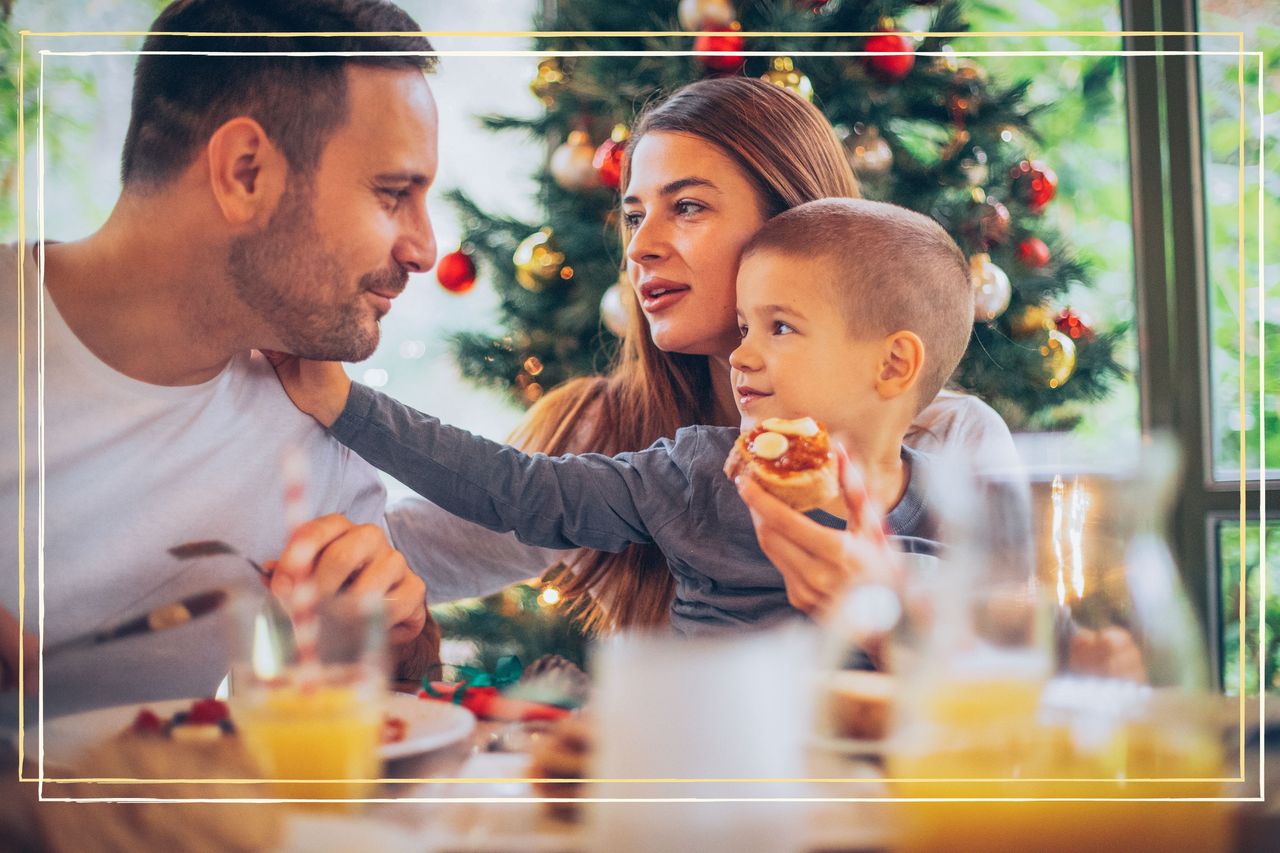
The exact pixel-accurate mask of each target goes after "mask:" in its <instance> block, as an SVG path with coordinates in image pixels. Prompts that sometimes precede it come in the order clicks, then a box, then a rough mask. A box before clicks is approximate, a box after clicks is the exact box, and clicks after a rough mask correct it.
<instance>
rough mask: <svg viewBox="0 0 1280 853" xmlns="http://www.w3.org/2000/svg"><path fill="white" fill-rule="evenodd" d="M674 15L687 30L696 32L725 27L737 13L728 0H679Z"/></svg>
mask: <svg viewBox="0 0 1280 853" xmlns="http://www.w3.org/2000/svg"><path fill="white" fill-rule="evenodd" d="M676 17H678V18H679V19H680V26H681V27H683V28H684V29H685V30H686V31H687V32H691V33H696V32H699V31H700V30H712V29H716V28H718V27H727V26H729V25H730V24H732V23H733V22H734V20H736V19H737V17H738V13H737V12H735V11H734V10H733V4H732V3H730V2H729V0H680V5H679V7H677V9H676Z"/></svg>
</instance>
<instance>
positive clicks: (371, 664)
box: [231, 596, 387, 805]
mask: <svg viewBox="0 0 1280 853" xmlns="http://www.w3.org/2000/svg"><path fill="white" fill-rule="evenodd" d="M377 604H378V602H375V601H370V600H363V599H359V598H354V597H351V596H340V597H338V598H334V599H331V600H329V601H327V602H323V603H321V604H320V605H318V607H317V609H316V615H315V618H316V627H317V629H318V633H317V642H316V647H315V655H314V657H310V658H308V659H305V660H304V659H300V657H299V654H298V650H297V647H296V645H297V644H296V643H295V642H294V633H293V629H292V626H291V625H290V624H288V623H286V622H285V621H284V620H283V618H281V617H280V616H279V615H273V614H272V613H271V612H270V611H269V610H267V609H265V608H264V610H263V612H261V613H259V614H257V616H256V617H255V618H254V620H253V629H252V638H251V640H250V642H248V643H247V644H246V646H245V648H244V655H243V659H242V660H240V661H239V662H238V663H237V665H236V666H235V667H233V670H232V681H231V686H232V696H231V701H232V709H233V714H234V719H235V720H236V724H237V726H238V728H239V730H240V732H241V734H242V736H243V737H244V740H245V745H246V747H247V748H248V750H249V753H250V755H252V756H253V758H254V760H255V761H257V763H258V764H259V767H260V768H261V770H262V773H263V776H264V778H267V779H273V780H276V782H275V784H273V785H272V786H271V791H272V796H275V797H279V798H281V799H288V800H299V801H319V805H324V804H326V801H350V800H359V799H361V798H366V797H369V796H370V795H371V794H372V793H373V792H374V790H375V788H376V784H377V782H376V780H377V779H378V778H379V777H380V776H381V769H382V763H381V760H380V758H379V743H380V735H381V727H382V702H383V696H384V695H385V691H386V689H387V688H386V684H387V676H386V663H385V639H384V638H385V634H384V632H383V630H382V614H381V608H380V607H377V606H376V605H377Z"/></svg>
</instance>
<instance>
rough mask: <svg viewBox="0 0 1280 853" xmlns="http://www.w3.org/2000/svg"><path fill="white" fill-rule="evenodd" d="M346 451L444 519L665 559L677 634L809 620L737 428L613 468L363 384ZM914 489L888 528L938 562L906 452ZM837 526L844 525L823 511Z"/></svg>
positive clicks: (348, 415) (915, 460) (343, 435)
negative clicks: (784, 569) (746, 465)
mask: <svg viewBox="0 0 1280 853" xmlns="http://www.w3.org/2000/svg"><path fill="white" fill-rule="evenodd" d="M331 432H332V433H333V435H334V436H335V437H337V439H338V440H339V441H341V442H342V443H343V444H345V445H347V446H348V447H350V448H351V449H353V450H355V451H356V452H357V453H359V454H360V455H361V456H362V457H364V458H365V459H366V460H368V461H369V462H371V463H372V464H373V465H375V466H377V467H378V468H381V469H382V470H383V471H386V472H387V473H388V474H390V475H391V476H393V477H395V478H396V479H398V480H400V481H401V482H403V483H404V484H405V485H407V486H409V487H410V488H412V489H413V490H414V491H416V492H418V493H419V494H421V495H422V496H424V497H426V498H427V499H428V500H430V501H432V502H434V503H436V504H438V505H439V506H441V507H443V508H444V509H446V510H448V511H449V512H452V513H454V514H456V515H459V516H461V517H463V518H467V519H469V520H471V521H474V522H476V523H477V524H480V525H483V526H484V527H487V528H490V529H492V530H503V531H507V530H510V531H514V532H515V534H516V536H517V538H519V539H520V540H521V541H522V542H525V543H527V544H530V545H536V546H540V547H544V548H560V549H572V548H579V547H585V548H594V549H597V550H601V551H610V552H616V551H620V550H622V549H623V548H624V547H626V546H627V545H628V544H631V543H635V542H643V543H648V542H653V543H656V544H657V545H658V547H659V548H661V549H662V551H663V553H664V554H665V555H666V557H667V562H668V564H669V565H670V567H671V571H672V572H673V573H674V575H675V579H676V596H675V601H674V602H673V604H672V608H671V622H672V626H673V628H674V629H675V630H676V631H678V632H680V633H684V634H713V633H721V632H724V631H734V630H741V629H742V628H743V627H744V626H759V625H765V624H769V623H772V622H775V621H778V620H781V619H784V618H787V617H793V616H797V615H798V611H796V610H795V609H793V608H792V607H791V606H790V605H789V604H788V603H787V595H786V589H785V587H784V585H783V581H782V575H781V574H780V573H779V572H778V570H777V569H776V568H774V567H773V565H772V564H771V563H770V562H769V560H768V558H767V557H765V555H764V553H763V552H762V551H761V550H760V546H759V544H758V543H757V542H756V537H755V530H754V528H753V527H752V524H751V516H750V514H749V513H748V512H747V508H746V505H745V504H743V503H742V500H741V498H739V497H738V492H737V489H736V488H735V487H734V485H733V483H731V482H730V481H729V479H728V478H727V477H725V475H724V473H723V471H722V470H721V469H722V467H723V465H724V460H725V458H726V457H727V456H728V454H729V451H730V449H731V448H732V446H733V442H734V440H735V439H736V438H737V436H738V430H737V429H735V428H733V427H707V426H694V427H686V428H684V429H682V430H680V431H679V432H677V433H676V436H675V438H674V439H661V440H659V441H657V442H656V443H654V444H653V445H652V446H651V447H649V448H647V449H645V450H641V451H636V452H633V453H622V454H619V455H618V456H614V457H610V456H604V455H602V454H595V453H585V454H580V455H568V456H560V457H550V456H547V455H545V454H541V453H538V454H525V453H521V452H520V451H519V450H516V449H515V448H513V447H508V446H505V445H501V444H497V443H495V442H491V441H488V440H487V439H484V438H480V437H477V436H474V435H472V434H470V433H468V432H466V431H465V430H461V429H457V428H455V427H450V426H448V425H446V424H442V423H440V421H439V420H437V419H436V418H433V417H431V416H429V415H424V414H422V413H421V412H418V411H415V410H414V409H412V408H410V407H408V406H405V405H404V404H402V403H399V402H397V401H395V400H393V399H391V398H390V397H387V396H386V395H384V394H380V393H378V392H376V391H373V390H371V389H369V388H366V387H364V386H362V385H359V384H353V385H352V388H351V394H350V396H349V397H348V399H347V405H346V408H345V409H344V410H343V412H342V414H341V416H340V417H339V418H338V420H337V421H336V422H335V423H334V425H333V426H332V427H331ZM902 453H903V459H904V460H906V461H907V463H908V471H909V481H908V485H907V489H906V491H905V493H904V495H903V497H902V499H901V500H899V501H898V504H897V505H896V506H895V507H894V508H893V509H892V510H891V511H890V513H889V516H888V519H887V521H888V525H889V528H890V530H891V531H892V533H893V534H894V536H895V539H896V541H897V542H898V544H899V545H900V546H901V547H903V548H904V549H905V550H908V551H914V552H925V553H932V552H933V550H934V549H935V547H936V534H935V532H934V525H933V521H932V519H931V518H930V515H929V513H928V512H927V507H926V504H925V500H924V488H923V484H922V478H921V476H920V469H921V467H922V465H923V464H924V460H925V457H924V456H923V455H922V454H920V453H918V452H916V451H913V450H910V449H908V448H906V447H903V450H902ZM809 516H810V517H811V518H813V519H814V520H815V521H817V522H819V523H820V524H824V525H826V526H828V527H833V528H837V529H839V528H842V527H843V526H844V522H843V521H842V520H841V519H838V518H836V517H835V516H832V515H830V514H829V513H826V512H822V511H820V510H817V511H813V512H810V513H809Z"/></svg>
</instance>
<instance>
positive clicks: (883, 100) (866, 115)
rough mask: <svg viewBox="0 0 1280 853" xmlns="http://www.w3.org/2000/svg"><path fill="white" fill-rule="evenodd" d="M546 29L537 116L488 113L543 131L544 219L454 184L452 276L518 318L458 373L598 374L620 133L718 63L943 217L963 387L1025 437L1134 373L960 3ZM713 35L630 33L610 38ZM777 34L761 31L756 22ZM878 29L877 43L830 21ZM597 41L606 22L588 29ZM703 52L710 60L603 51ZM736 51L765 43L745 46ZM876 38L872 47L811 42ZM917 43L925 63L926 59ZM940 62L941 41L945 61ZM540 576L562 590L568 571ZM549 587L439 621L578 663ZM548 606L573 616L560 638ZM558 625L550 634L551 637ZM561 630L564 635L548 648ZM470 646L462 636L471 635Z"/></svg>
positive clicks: (505, 646)
mask: <svg viewBox="0 0 1280 853" xmlns="http://www.w3.org/2000/svg"><path fill="white" fill-rule="evenodd" d="M921 6H927V7H929V8H928V9H927V13H928V15H929V26H928V29H929V32H930V33H931V34H930V35H928V36H926V37H924V38H921V39H916V38H914V37H910V36H906V35H902V34H899V33H898V32H895V26H894V18H896V17H902V16H903V15H904V14H905V13H907V12H909V11H911V10H915V11H914V12H912V13H911V14H912V16H913V17H919V16H920V15H921V12H920V7H921ZM535 23H536V26H537V28H538V29H540V30H543V31H550V30H555V31H558V32H583V33H584V35H583V36H554V37H552V36H549V37H545V38H541V39H539V40H538V42H537V45H536V46H537V47H538V48H540V49H543V50H547V51H565V52H569V51H593V52H597V55H591V56H585V55H579V56H564V57H554V56H549V57H548V58H546V59H544V60H543V61H542V62H541V63H539V65H538V70H537V75H536V77H535V78H534V79H533V81H532V82H531V85H530V88H531V90H532V93H533V96H534V97H537V98H539V99H540V100H541V102H542V103H543V105H544V106H545V110H544V111H543V112H542V113H541V114H540V115H538V116H537V117H535V118H532V119H522V118H513V117H509V116H497V115H494V116H484V117H482V118H481V121H482V122H483V124H484V125H485V126H486V127H488V128H489V129H491V130H493V131H497V132H522V133H526V134H529V135H532V136H533V137H534V138H537V139H541V140H544V141H545V143H546V151H547V155H548V156H547V158H546V160H545V162H544V163H543V164H541V166H540V168H539V169H538V170H537V172H536V175H535V177H536V181H537V185H538V198H537V201H538V203H539V206H540V207H541V209H542V218H541V220H540V221H537V222H523V221H518V220H515V219H512V218H507V217H501V216H495V215H493V214H491V213H488V212H486V211H485V210H482V209H481V208H480V207H479V206H478V205H476V204H475V203H474V202H473V201H472V200H471V199H470V198H469V197H468V196H467V195H466V194H465V193H464V192H454V193H452V194H451V196H450V198H451V201H452V202H453V204H454V205H455V206H456V207H457V209H458V211H459V213H460V219H461V222H462V224H463V228H464V231H465V237H464V240H463V243H462V246H461V247H459V248H458V250H457V251H455V252H452V253H450V254H448V255H446V256H444V257H443V258H442V259H441V261H440V264H439V266H438V276H439V279H440V282H441V284H442V285H443V286H444V287H446V288H449V289H451V290H457V291H464V290H466V289H469V288H470V287H471V286H473V284H474V283H475V281H476V279H477V276H478V275H483V276H484V277H485V278H486V280H488V281H489V282H491V283H492V286H493V287H494V288H495V289H496V291H497V292H498V294H499V296H500V298H501V305H500V318H499V319H500V321H501V323H502V325H503V327H504V332H503V333H501V334H499V335H492V334H487V333H478V332H477V333H463V334H460V335H457V336H456V337H455V338H454V340H453V344H454V352H455V356H456V359H457V361H458V364H459V366H460V368H461V370H462V371H463V373H464V375H467V376H469V377H472V378H473V379H474V380H475V381H477V382H479V383H482V384H485V385H488V386H490V387H495V388H499V389H502V390H504V391H506V392H508V393H509V394H510V395H511V396H512V397H513V398H514V399H515V400H517V401H519V402H521V403H523V404H525V405H528V404H531V403H533V402H534V401H536V400H537V399H538V398H539V397H540V396H541V395H542V393H543V392H544V390H545V389H548V388H551V387H553V386H554V385H556V384H557V383H559V382H562V381H564V380H566V379H569V378H572V377H575V376H580V375H583V374H590V373H600V372H602V371H604V370H606V369H607V368H608V366H609V363H610V360H611V358H612V357H613V354H614V351H615V348H616V345H617V342H618V337H617V335H619V334H620V333H621V331H622V328H623V323H624V320H623V311H622V303H621V299H620V297H621V293H622V292H623V291H622V288H625V287H627V284H626V282H625V281H621V282H620V273H619V269H620V260H621V257H622V251H623V249H622V244H621V239H620V237H619V234H618V230H617V216H618V212H617V211H618V200H619V193H618V189H619V188H618V181H619V167H620V163H621V157H622V154H623V151H624V148H625V140H626V136H627V127H628V126H629V125H630V124H631V123H632V122H633V120H634V118H635V116H636V114H637V112H638V111H639V110H640V109H641V108H643V106H644V105H645V104H647V103H649V102H651V101H652V100H653V99H654V98H656V97H660V96H661V95H663V94H667V93H670V92H673V91H674V90H676V89H678V88H680V87H681V86H683V85H685V84H687V83H690V82H693V81H695V80H699V79H703V78H705V77H708V76H713V75H731V74H742V75H750V76H755V77H763V78H765V79H767V80H770V81H771V82H774V83H776V84H778V85H780V86H785V87H787V88H789V89H792V90H793V91H795V92H797V93H798V94H800V95H801V96H803V97H808V98H811V99H812V100H813V102H814V103H815V105H817V106H818V107H819V108H820V109H821V110H822V111H823V113H824V114H825V115H826V116H827V117H828V119H830V121H831V122H832V124H833V125H834V126H835V127H836V129H837V131H838V132H839V133H840V134H841V136H842V139H843V140H844V144H845V149H846V152H847V154H848V157H849V161H850V164H851V166H852V167H853V169H854V171H855V173H856V174H857V176H858V178H859V181H860V183H861V185H862V191H863V194H864V195H865V196H866V197H868V198H873V199H878V200H884V201H891V202H894V203H896V204H900V205H903V206H905V207H909V208H912V209H914V210H918V211H922V212H924V213H927V214H929V215H931V216H933V217H934V218H935V219H937V220H938V221H939V222H940V223H941V224H942V225H943V226H944V227H946V228H947V229H948V231H950V233H951V234H952V235H953V236H954V237H955V238H956V240H957V242H958V243H959V244H960V246H961V247H962V248H963V249H965V251H966V253H967V254H968V255H969V256H970V258H971V270H972V278H973V283H974V287H975V302H976V306H977V311H976V316H975V323H974V334H973V337H972V340H971V342H970V346H969V349H968V352H967V353H966V354H965V357H964V360H963V361H962V363H961V365H960V367H959V369H958V370H957V372H956V374H955V377H954V380H953V384H954V385H955V386H957V387H958V388H960V389H963V390H965V391H968V392H971V393H974V394H977V395H978V396H980V397H981V398H983V399H984V400H986V401H987V402H988V403H990V404H991V405H992V406H994V407H995V408H996V409H997V411H999V412H1000V414H1001V415H1002V416H1003V417H1004V418H1005V420H1006V421H1007V422H1008V424H1009V426H1010V427H1011V428H1013V429H1015V430H1017V429H1024V430H1025V429H1067V428H1070V427H1071V426H1073V425H1074V423H1075V422H1076V420H1077V419H1078V418H1079V417H1080V414H1081V412H1080V409H1081V404H1082V403H1089V402H1092V401H1096V400H1099V399H1101V398H1103V397H1104V396H1105V395H1106V394H1107V392H1108V389H1109V387H1110V386H1111V385H1113V384H1114V383H1115V382H1116V381H1117V380H1119V379H1121V378H1123V376H1124V369H1123V368H1122V367H1121V366H1120V365H1119V364H1118V363H1117V361H1116V357H1115V353H1116V347H1117V344H1118V342H1119V341H1120V339H1121V337H1122V336H1123V335H1124V334H1125V332H1126V331H1127V330H1126V329H1125V328H1123V327H1118V328H1112V329H1108V330H1105V331H1095V330H1094V329H1091V328H1090V327H1089V325H1088V324H1087V322H1086V321H1084V320H1083V319H1082V318H1081V317H1080V316H1078V315H1077V314H1076V313H1075V312H1073V311H1072V310H1070V308H1069V307H1065V306H1064V305H1063V304H1061V300H1062V299H1064V298H1066V297H1067V295H1068V291H1069V290H1070V289H1071V288H1073V287H1091V286H1092V283H1091V280H1090V270H1089V267H1088V264H1087V263H1085V262H1083V261H1082V260H1081V259H1080V258H1078V257H1077V256H1076V254H1075V253H1074V252H1073V250H1072V248H1071V246H1070V243H1069V241H1068V240H1067V239H1066V237H1065V236H1064V235H1062V234H1060V233H1058V232H1057V231H1056V230H1055V228H1054V227H1053V226H1052V224H1051V223H1050V222H1049V221H1047V219H1046V217H1045V216H1044V213H1045V211H1046V210H1048V209H1050V208H1051V206H1052V204H1053V199H1054V195H1055V193H1056V190H1057V179H1056V176H1055V175H1054V173H1053V170H1052V168H1051V167H1050V166H1048V165H1046V164H1044V163H1041V162H1039V161H1038V160H1037V159H1036V152H1035V146H1036V143H1037V141H1038V137H1037V134H1036V128H1035V120H1036V117H1037V115H1038V114H1039V113H1040V112H1041V110H1042V109H1044V108H1043V107H1042V106H1038V105H1035V104H1031V103H1029V102H1028V96H1027V95H1028V90H1029V87H1030V82H1029V81H1027V80H1016V81H1011V82H1001V81H997V80H994V79H992V78H991V76H990V75H989V74H988V73H987V72H986V71H985V70H984V69H983V68H982V66H981V65H979V64H978V63H976V62H974V61H971V60H968V59H964V58H961V57H958V56H956V55H955V52H954V51H953V50H952V49H951V47H950V46H949V44H948V42H949V41H950V39H949V38H947V37H945V36H941V35H932V33H956V32H964V31H966V30H967V29H968V25H967V24H966V21H965V19H964V15H963V9H962V5H961V4H960V3H957V2H942V3H939V4H936V5H934V4H929V3H927V2H923V3H922V2H919V0H917V2H914V3H908V2H905V0H859V2H853V0H831V2H813V0H752V2H750V3H749V4H748V3H744V4H742V5H741V6H739V7H737V8H735V7H734V6H733V5H732V4H731V3H730V2H729V0H683V2H679V3H677V2H675V0H668V2H657V3H647V4H619V3H611V2H607V0H565V2H562V3H559V4H557V7H556V10H555V15H554V18H553V17H550V16H544V17H543V18H542V19H540V20H538V21H536V22H535ZM681 30H683V31H686V32H692V31H703V32H704V33H706V34H704V35H700V36H696V37H695V36H669V35H668V36H659V35H654V36H649V37H642V38H636V37H634V36H632V37H622V36H608V35H598V34H594V33H598V32H601V31H605V32H636V31H644V32H655V33H657V32H675V31H681ZM750 32H771V33H792V34H806V35H781V36H762V37H756V38H747V37H745V36H743V33H750ZM849 32H866V33H873V34H872V35H869V36H859V37H851V36H843V35H831V34H836V33H849ZM586 33H592V34H590V35H585V34H586ZM641 50H654V51H656V50H667V51H670V50H697V51H706V52H708V55H705V56H655V55H647V56H646V55H638V56H637V55H632V56H622V55H607V54H606V55H601V53H599V52H607V51H631V52H633V53H634V52H637V51H641ZM742 51H753V52H760V53H762V54H767V55H762V56H750V57H746V56H743V55H741V53H740V52H742ZM823 51H837V52H848V51H867V52H868V55H867V56H845V57H830V56H805V55H804V54H805V53H806V52H808V53H817V52H823ZM921 54H925V55H921ZM931 54H932V55H931ZM1114 69H1115V65H1114V63H1113V62H1112V61H1111V60H1109V59H1105V58H1104V59H1100V60H1099V61H1098V62H1097V64H1096V65H1094V66H1092V67H1091V68H1090V69H1089V70H1088V71H1087V73H1086V74H1085V75H1084V76H1083V79H1082V83H1081V88H1082V93H1083V95H1084V96H1085V97H1086V98H1089V97H1105V96H1106V94H1105V93H1106V90H1107V85H1106V84H1107V83H1108V82H1109V78H1110V76H1111V75H1112V74H1113V73H1114ZM543 583H544V587H543V590H544V592H546V591H547V590H548V589H549V590H550V591H551V592H552V593H554V592H555V587H554V580H547V581H544V582H543ZM537 595H538V591H537V590H535V589H533V588H530V587H525V586H520V587H515V588H513V589H511V590H508V591H507V592H505V593H502V594H500V595H498V596H495V597H493V598H491V599H486V600H485V601H483V602H473V603H468V604H464V605H461V606H455V607H453V608H451V609H449V611H448V612H447V613H444V614H441V616H442V627H443V629H444V632H445V634H446V636H451V637H454V638H461V639H462V640H463V641H464V642H466V643H471V644H474V649H475V652H474V655H473V660H474V661H475V662H478V663H480V664H482V665H485V666H488V667H491V666H492V665H493V663H494V661H495V660H496V658H497V656H498V655H501V654H508V653H516V654H519V655H520V656H521V657H522V659H524V660H525V661H529V660H531V659H533V658H535V657H537V656H538V655H540V654H542V653H546V652H555V653H559V654H563V655H565V656H566V657H570V658H571V659H574V660H580V658H581V654H582V637H581V635H580V634H578V633H576V632H575V631H573V630H572V629H569V628H567V625H568V623H569V622H571V620H569V619H568V618H567V617H565V616H564V615H563V614H562V613H561V612H560V610H561V608H556V607H554V606H552V607H545V606H540V605H536V604H535V602H537V601H539V600H540V601H542V603H543V604H545V603H546V599H545V598H544V599H537V598H535V596H537ZM556 620H561V621H562V622H564V623H566V630H565V631H564V632H562V633H558V632H556V631H553V630H551V629H549V625H554V624H556ZM553 639H554V642H550V641H551V640H553ZM548 643H550V644H548ZM468 648H470V647H468Z"/></svg>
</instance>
